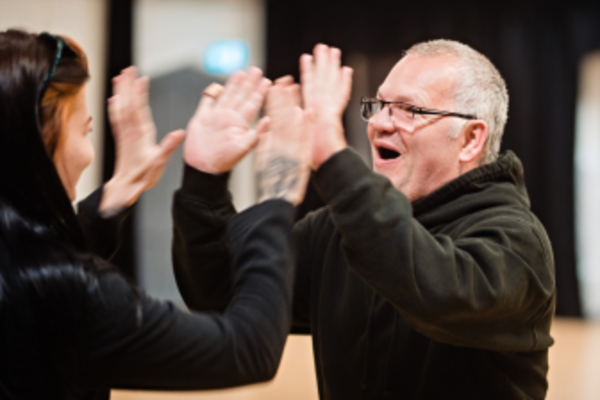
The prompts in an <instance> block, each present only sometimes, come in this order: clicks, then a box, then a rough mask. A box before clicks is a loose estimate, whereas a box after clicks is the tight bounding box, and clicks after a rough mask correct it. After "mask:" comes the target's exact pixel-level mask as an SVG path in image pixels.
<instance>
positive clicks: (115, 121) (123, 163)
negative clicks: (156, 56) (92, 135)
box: [99, 67, 185, 214]
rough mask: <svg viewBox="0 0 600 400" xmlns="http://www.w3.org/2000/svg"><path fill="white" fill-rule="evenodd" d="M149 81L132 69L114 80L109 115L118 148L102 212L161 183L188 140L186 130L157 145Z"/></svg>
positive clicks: (126, 203)
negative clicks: (171, 163)
mask: <svg viewBox="0 0 600 400" xmlns="http://www.w3.org/2000/svg"><path fill="white" fill-rule="evenodd" d="M148 85H149V82H148V78H146V77H142V78H138V77H137V71H136V69H135V68H134V67H129V68H127V69H125V70H123V72H121V75H119V76H118V77H116V78H114V79H113V96H112V97H111V98H110V99H109V100H108V115H109V119H110V124H111V127H112V131H113V136H114V139H115V146H116V163H115V173H114V175H113V177H112V178H111V180H110V181H108V182H107V183H106V185H105V186H104V191H103V195H102V201H101V203H100V210H99V211H100V212H101V213H104V214H106V213H109V214H110V213H111V212H112V211H118V210H120V209H123V208H125V207H128V206H130V205H132V204H133V203H135V202H136V201H137V199H138V197H139V196H140V195H141V194H142V193H143V192H144V191H145V190H147V189H150V188H151V187H153V186H154V185H156V184H157V183H158V181H159V180H160V178H161V176H162V174H163V172H164V169H165V166H166V164H167V161H169V157H170V156H171V154H172V153H173V151H175V149H176V148H177V147H178V146H179V145H180V144H181V142H182V141H183V139H184V137H185V132H184V131H183V130H177V131H174V132H171V133H169V134H168V135H167V136H166V137H165V138H164V139H163V140H162V141H161V142H160V144H157V143H156V127H155V125H154V121H153V120H152V114H151V111H150V107H149V106H148Z"/></svg>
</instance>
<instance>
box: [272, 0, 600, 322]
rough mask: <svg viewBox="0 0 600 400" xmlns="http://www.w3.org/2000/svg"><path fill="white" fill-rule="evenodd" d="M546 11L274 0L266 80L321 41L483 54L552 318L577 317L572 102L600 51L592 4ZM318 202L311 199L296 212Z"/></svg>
mask: <svg viewBox="0 0 600 400" xmlns="http://www.w3.org/2000/svg"><path fill="white" fill-rule="evenodd" d="M550 4H551V3H549V2H541V1H523V0H521V1H506V2H499V1H477V2H476V1H447V0H437V1H426V2H417V1H391V0H380V1H371V2H369V1H356V0H344V1H341V0H330V1H323V0H319V1H317V0H302V1H285V2H282V1H277V0H272V1H268V2H267V17H268V18H267V74H268V76H269V77H271V78H276V77H279V76H282V75H284V74H292V75H295V76H296V77H297V76H298V66H297V64H298V57H299V55H300V54H301V53H303V52H310V51H311V50H312V47H313V46H314V45H315V44H316V43H319V42H323V43H326V44H329V45H333V46H337V47H339V48H341V49H342V52H343V54H351V53H357V52H358V53H361V54H364V55H366V56H367V57H372V58H373V59H381V58H382V57H385V56H386V55H390V54H396V55H398V57H399V56H400V55H401V54H402V51H403V50H404V49H407V48H408V47H410V46H411V45H412V44H414V43H416V42H420V41H424V40H430V39H437V38H447V39H454V40H458V41H461V42H463V43H466V44H468V45H470V46H472V47H473V48H475V49H476V50H478V51H480V52H482V53H483V54H485V55H486V56H488V57H489V58H490V60H491V61H492V62H493V63H494V64H495V65H496V67H497V68H498V69H499V70H500V73H501V74H502V75H503V76H504V78H505V80H506V83H507V86H508V91H509V95H510V110H509V120H508V124H507V127H506V131H505V135H504V141H503V145H502V146H503V149H504V150H506V149H512V150H513V151H515V153H516V154H517V155H518V156H519V157H520V158H521V160H522V161H523V164H524V167H525V173H526V180H527V187H528V190H529V194H530V196H531V202H532V209H533V211H534V212H535V214H536V215H537V216H538V217H539V218H540V220H541V221H542V223H543V224H544V226H545V227H546V229H547V230H548V233H549V235H550V238H551V240H552V243H553V248H554V255H555V263H556V276H557V290H558V306H557V313H558V314H560V315H570V316H580V315H581V304H580V299H579V290H578V282H577V275H576V269H575V268H576V267H575V266H576V255H575V243H574V199H573V194H574V190H573V148H574V127H575V102H576V89H577V85H578V68H579V62H580V60H581V58H582V56H583V55H584V54H585V53H587V52H589V51H592V50H594V49H600V2H599V1H595V2H566V3H563V4H561V5H550ZM373 94H374V93H365V95H373ZM352 111H353V112H357V110H352ZM598 111H599V112H600V110H598ZM313 196H314V195H313ZM308 203H310V204H308ZM318 204H319V202H318V200H315V198H314V197H311V198H309V199H308V202H307V204H305V205H304V206H303V209H302V210H303V212H304V211H306V210H308V209H310V208H312V207H314V206H316V205H318Z"/></svg>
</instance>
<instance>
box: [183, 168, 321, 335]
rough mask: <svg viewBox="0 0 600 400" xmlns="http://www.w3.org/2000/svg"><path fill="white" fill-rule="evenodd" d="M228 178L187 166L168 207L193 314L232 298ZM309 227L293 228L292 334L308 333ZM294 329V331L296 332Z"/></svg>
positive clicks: (231, 212)
mask: <svg viewBox="0 0 600 400" xmlns="http://www.w3.org/2000/svg"><path fill="white" fill-rule="evenodd" d="M228 177H229V176H228V174H223V175H211V174H206V173H204V172H202V171H199V170H196V169H194V168H192V167H190V166H188V165H186V166H185V169H184V178H183V185H182V187H181V188H180V189H179V190H177V192H176V193H175V196H174V202H173V210H172V214H173V230H174V233H173V245H172V256H173V268H174V270H175V279H176V281H177V285H178V287H179V290H180V292H181V295H182V298H183V300H184V301H185V303H186V305H187V306H188V308H190V309H191V310H195V311H223V310H225V309H226V307H227V305H228V304H229V302H230V300H231V296H232V294H233V282H234V274H235V272H236V266H235V265H234V263H233V258H232V253H231V250H232V247H231V246H232V243H231V232H230V231H229V228H228V221H229V220H230V219H231V218H233V217H234V216H235V215H236V211H235V208H234V206H233V204H232V202H231V195H230V193H229V191H228V190H227V181H228ZM309 232H310V223H309V222H308V221H307V222H306V223H302V222H301V223H299V224H296V226H295V227H294V231H293V238H294V241H295V248H296V249H297V251H296V252H295V254H296V260H295V261H296V270H295V271H296V279H295V280H294V282H295V287H294V307H293V320H294V324H293V325H294V329H293V332H294V333H308V332H309V316H308V310H309V302H308V298H309V293H310V278H309V274H310V271H311V268H310V267H311V266H310V265H309V261H308V256H307V254H308V251H307V246H308V243H309V240H307V235H308V234H309ZM296 326H299V328H298V329H296Z"/></svg>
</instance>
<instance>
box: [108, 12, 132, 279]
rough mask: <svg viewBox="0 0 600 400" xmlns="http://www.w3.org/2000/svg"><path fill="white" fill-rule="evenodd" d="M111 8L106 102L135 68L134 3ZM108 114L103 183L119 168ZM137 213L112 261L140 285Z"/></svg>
mask: <svg viewBox="0 0 600 400" xmlns="http://www.w3.org/2000/svg"><path fill="white" fill-rule="evenodd" d="M107 4H108V8H109V9H108V26H107V33H108V38H107V39H108V40H107V42H108V46H107V51H106V98H108V97H110V96H111V93H112V82H111V80H112V78H113V77H115V76H117V75H118V74H119V73H120V72H121V70H123V69H125V68H127V67H129V66H130V65H131V64H132V39H133V38H132V36H133V32H132V24H133V0H109V1H108V2H107ZM104 106H105V112H104V116H105V117H104V159H103V169H102V179H103V182H106V181H108V180H109V179H110V178H111V177H112V175H113V171H114V166H115V142H114V140H113V136H112V131H111V129H110V123H109V121H108V113H107V111H106V103H105V104H104ZM134 226H135V210H133V212H132V213H131V216H130V217H129V218H128V219H127V220H126V221H125V223H124V225H123V228H122V230H121V232H119V233H120V235H121V239H122V241H121V247H120V248H119V250H118V251H117V253H116V254H115V256H114V257H113V258H112V259H111V260H110V261H111V262H112V263H113V264H114V265H115V266H117V267H118V268H119V270H120V271H121V272H122V273H123V274H124V275H126V276H127V277H128V278H129V279H131V280H132V281H134V282H135V281H136V268H135V265H136V254H135V242H134V240H135V237H134Z"/></svg>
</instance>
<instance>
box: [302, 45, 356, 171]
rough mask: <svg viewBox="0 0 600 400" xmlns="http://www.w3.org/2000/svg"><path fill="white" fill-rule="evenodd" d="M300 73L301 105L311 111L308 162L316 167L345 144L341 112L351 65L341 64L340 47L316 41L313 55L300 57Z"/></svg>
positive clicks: (348, 84) (344, 101) (347, 95)
mask: <svg viewBox="0 0 600 400" xmlns="http://www.w3.org/2000/svg"><path fill="white" fill-rule="evenodd" d="M300 73H301V82H302V97H303V100H304V109H305V110H307V111H310V113H311V114H312V115H313V118H312V120H313V123H312V124H311V128H310V129H312V130H314V136H315V138H314V146H313V154H312V162H311V166H312V168H313V169H315V170H316V169H318V168H319V167H320V166H321V164H323V163H324V162H325V161H327V160H328V159H329V158H330V157H331V156H332V155H334V154H335V153H337V152H338V151H340V150H343V149H344V148H345V147H346V146H347V143H346V139H345V138H344V128H343V124H342V116H343V114H344V110H345V109H346V106H347V105H348V101H349V100H350V92H351V89H352V69H351V68H349V67H341V52H340V50H339V49H336V48H333V47H328V46H326V45H323V44H318V45H317V46H315V49H314V52H313V55H312V56H311V55H308V54H304V55H302V57H301V58H300Z"/></svg>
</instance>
